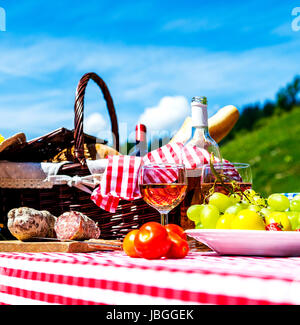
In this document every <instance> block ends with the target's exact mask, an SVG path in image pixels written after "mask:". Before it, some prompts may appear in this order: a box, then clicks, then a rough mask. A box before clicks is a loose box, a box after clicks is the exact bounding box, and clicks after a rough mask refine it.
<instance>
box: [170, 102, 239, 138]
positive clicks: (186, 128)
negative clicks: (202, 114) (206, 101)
mask: <svg viewBox="0 0 300 325" xmlns="http://www.w3.org/2000/svg"><path fill="white" fill-rule="evenodd" d="M239 115H240V114H239V111H238V109H237V108H236V107H235V106H233V105H227V106H224V107H222V108H220V109H219V110H218V112H217V113H216V114H215V115H213V116H212V117H210V118H209V119H208V128H209V133H210V135H211V137H212V138H213V139H214V140H215V141H216V142H220V141H221V140H222V139H224V138H225V137H226V135H227V134H228V133H229V132H230V131H231V130H232V128H233V127H234V125H235V123H236V122H237V120H238V119H239ZM191 127H192V118H191V117H187V118H186V119H185V121H184V122H183V124H182V126H181V128H180V129H179V131H178V132H177V133H176V134H175V135H174V136H173V138H172V139H171V141H170V142H183V143H185V142H186V141H187V140H188V139H189V137H190V135H191Z"/></svg>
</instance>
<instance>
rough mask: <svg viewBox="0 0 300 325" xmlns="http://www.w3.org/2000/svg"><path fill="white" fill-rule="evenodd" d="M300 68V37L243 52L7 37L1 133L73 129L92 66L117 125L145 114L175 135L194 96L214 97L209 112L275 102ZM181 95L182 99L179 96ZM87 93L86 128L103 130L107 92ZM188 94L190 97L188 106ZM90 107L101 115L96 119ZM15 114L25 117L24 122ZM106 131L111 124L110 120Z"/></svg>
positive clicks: (1, 59) (0, 67)
mask: <svg viewBox="0 0 300 325" xmlns="http://www.w3.org/2000/svg"><path fill="white" fill-rule="evenodd" d="M299 70H300V61H299V38H298V39H295V40H293V41H289V42H287V43H281V44H279V45H275V46H265V47H261V48H257V49H251V50H245V51H240V52H236V51H227V52H225V51H224V52H221V51H219V52H212V51H209V50H205V49H203V48H201V47H199V48H188V47H187V48H183V47H182V48H181V47H163V46H127V45H124V44H103V43H102V44H101V43H98V42H97V43H96V42H89V41H85V40H80V39H72V38H65V39H59V38H58V39H55V38H52V39H47V38H44V39H43V40H41V39H38V38H36V39H29V40H23V41H22V40H20V39H18V42H14V41H13V40H11V41H10V42H6V43H5V42H1V44H0V74H1V78H0V83H1V88H0V116H1V119H0V131H2V129H6V130H8V128H9V129H10V130H9V132H10V133H13V132H15V131H18V130H19V129H23V130H24V131H26V133H27V132H28V133H30V132H31V133H32V132H33V131H34V132H35V133H36V132H37V128H32V124H33V123H32V122H33V118H34V122H35V125H37V126H38V127H40V126H43V130H42V131H43V133H45V132H48V131H51V130H52V129H53V127H54V126H56V125H57V124H58V127H60V126H66V127H68V126H70V127H73V125H72V124H73V114H74V113H73V105H74V99H75V98H74V92H75V88H76V86H77V82H78V81H79V78H80V77H81V76H82V75H83V74H84V73H86V72H89V71H94V72H96V73H98V74H99V75H100V76H101V77H102V78H103V79H104V81H105V82H106V83H107V85H108V87H109V90H110V92H111V95H112V97H113V100H114V103H115V107H116V111H117V115H118V120H119V124H120V123H125V122H126V123H128V130H129V131H132V130H134V126H135V123H136V122H137V121H138V119H139V117H140V118H143V120H144V121H145V124H147V126H148V128H150V129H153V130H154V129H167V130H169V131H170V132H171V131H172V130H173V129H176V127H178V126H179V124H180V121H183V119H184V117H185V116H186V114H189V105H188V104H187V100H189V99H190V98H191V97H193V96H198V95H205V96H207V97H208V113H209V115H210V116H211V115H212V114H213V113H214V112H215V110H216V109H217V107H221V106H224V105H227V104H233V105H236V106H238V107H239V106H241V105H244V104H247V103H251V102H254V101H263V100H265V99H273V98H274V95H275V92H276V91H277V90H278V89H279V88H280V87H282V86H285V84H286V83H287V82H289V81H290V80H291V79H292V78H293V77H294V74H295V73H296V72H297V71H299ZM17 87H18V88H17ZM52 91H53V92H52ZM51 92H52V93H51ZM178 94H179V95H182V96H184V97H175V96H176V95H178ZM172 96H173V97H172ZM87 97H88V98H89V99H91V102H89V103H87V105H86V107H85V115H86V116H87V117H86V118H85V119H89V120H88V121H85V123H86V124H88V126H87V127H88V131H89V132H90V131H91V130H93V131H95V130H96V128H98V126H99V130H101V127H102V126H103V125H104V123H103V120H102V119H101V117H99V116H102V117H103V116H106V115H105V114H107V110H106V107H105V103H104V101H103V99H102V94H101V92H100V90H99V89H98V87H94V88H93V87H90V86H89V87H88V96H87ZM178 98H181V99H178ZM183 98H187V100H186V99H185V103H184V100H183ZM161 99H162V100H161ZM160 100H161V101H160ZM101 105H102V106H101ZM30 107H31V108H33V107H34V108H35V109H34V114H35V115H34V117H33V115H32V114H29V113H28V112H30ZM145 107H148V108H147V109H145ZM184 107H185V108H184ZM175 108H176V109H175ZM90 109H92V110H90ZM185 109H186V111H185ZM89 110H90V111H89ZM10 112H11V113H10ZM90 112H91V113H94V112H99V114H100V115H99V116H98V115H94V118H93V119H92V117H91V116H90ZM27 113H28V114H27ZM141 115H142V116H141ZM5 116H7V118H4V117H5ZM13 116H22V119H23V120H22V122H21V121H20V122H18V119H17V118H14V117H13ZM68 116H70V119H69V120H66V118H67V117H68ZM35 117H36V119H40V121H41V123H40V124H39V123H38V122H37V121H36V120H35ZM104 120H105V119H104ZM107 120H108V118H107ZM50 121H52V122H53V123H51V124H50ZM95 121H96V122H95ZM17 122H18V124H17ZM54 124H55V125H54ZM100 125H101V126H100ZM107 126H109V127H107ZM107 129H109V130H110V122H107V123H106V124H105V130H107ZM7 132H8V131H7ZM96 132H97V130H96ZM99 132H100V131H99ZM0 133H1V132H0ZM107 133H109V132H108V131H107ZM96 134H98V133H96ZM104 138H106V137H104ZM124 140H126V139H125V138H122V139H121V142H122V141H124Z"/></svg>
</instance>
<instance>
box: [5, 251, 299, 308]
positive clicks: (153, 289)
mask: <svg viewBox="0 0 300 325" xmlns="http://www.w3.org/2000/svg"><path fill="white" fill-rule="evenodd" d="M0 303H1V304H11V305H26V304H31V305H32V304H63V305H81V304H86V305H94V304H106V305H186V304H189V305H191V304H193V305H194V304H219V305H244V304H252V305H253V304H299V303H300V258H298V257H290V258H274V257H270V258H262V257H245V256H218V255H216V254H215V253H214V252H191V253H190V254H189V255H188V256H187V257H186V258H185V259H181V260H151V261H149V260H145V259H133V258H130V257H127V256H126V255H124V253H123V252H95V253H76V254H70V253H0Z"/></svg>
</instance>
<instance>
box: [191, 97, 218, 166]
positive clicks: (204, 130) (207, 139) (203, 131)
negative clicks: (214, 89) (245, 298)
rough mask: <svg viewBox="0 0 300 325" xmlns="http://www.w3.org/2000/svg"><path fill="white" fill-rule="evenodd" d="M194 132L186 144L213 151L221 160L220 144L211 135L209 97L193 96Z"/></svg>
mask: <svg viewBox="0 0 300 325" xmlns="http://www.w3.org/2000/svg"><path fill="white" fill-rule="evenodd" d="M191 106H192V133H191V137H190V139H189V140H187V142H186V143H185V146H189V145H192V146H197V147H199V148H203V149H205V150H207V151H208V152H209V153H213V155H214V157H215V158H217V159H219V160H221V153H220V149H219V146H218V144H217V143H216V141H215V140H214V139H213V138H212V137H211V136H210V134H209V130H208V115H207V98H206V97H205V96H203V97H193V98H192V102H191Z"/></svg>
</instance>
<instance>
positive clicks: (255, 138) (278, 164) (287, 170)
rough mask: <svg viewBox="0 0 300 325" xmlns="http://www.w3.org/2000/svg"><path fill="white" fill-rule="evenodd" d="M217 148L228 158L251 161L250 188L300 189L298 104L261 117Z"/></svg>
mask: <svg viewBox="0 0 300 325" xmlns="http://www.w3.org/2000/svg"><path fill="white" fill-rule="evenodd" d="M220 149H221V152H222V155H223V157H224V158H225V159H228V160H229V161H232V162H247V163H250V165H251V167H252V174H253V189H254V190H255V191H257V192H259V193H261V194H262V195H264V196H266V195H269V194H271V193H278V192H300V107H295V108H294V109H293V110H292V111H290V112H287V113H282V115H279V116H278V115H277V116H272V117H270V118H267V119H264V120H260V121H259V124H258V125H257V127H256V128H255V129H254V130H253V131H250V132H247V133H246V132H243V133H240V134H238V135H237V136H236V137H235V139H233V140H231V141H229V142H227V143H225V144H224V145H221V146H220Z"/></svg>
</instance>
